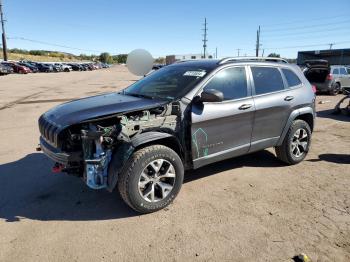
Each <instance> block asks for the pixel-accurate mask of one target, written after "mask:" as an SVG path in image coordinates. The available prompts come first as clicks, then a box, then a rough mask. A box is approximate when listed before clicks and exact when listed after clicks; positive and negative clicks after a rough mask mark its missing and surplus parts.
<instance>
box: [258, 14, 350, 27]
mask: <svg viewBox="0 0 350 262" xmlns="http://www.w3.org/2000/svg"><path fill="white" fill-rule="evenodd" d="M342 17H349V14H341V15H337V16H326V17H325V16H322V17H321V18H320V17H318V18H307V19H299V20H294V21H288V22H282V23H278V24H265V25H262V27H270V28H271V27H278V26H284V25H291V24H295V23H302V22H305V23H309V22H310V21H322V20H328V19H338V18H342Z"/></svg>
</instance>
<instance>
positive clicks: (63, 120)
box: [43, 93, 167, 129]
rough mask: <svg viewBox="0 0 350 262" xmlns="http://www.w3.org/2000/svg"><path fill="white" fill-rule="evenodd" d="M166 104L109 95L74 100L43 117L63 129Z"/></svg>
mask: <svg viewBox="0 0 350 262" xmlns="http://www.w3.org/2000/svg"><path fill="white" fill-rule="evenodd" d="M166 103H167V101H166V100H155V99H147V98H139V97H133V96H128V95H122V94H118V93H109V94H103V95H98V96H92V97H87V98H82V99H78V100H73V101H70V102H67V103H64V104H61V105H58V106H56V107H54V108H52V109H51V110H49V111H47V112H46V113H44V114H43V117H44V118H45V119H46V120H47V121H49V122H51V123H54V124H55V125H56V126H59V127H60V128H61V129H62V128H65V127H67V126H70V125H73V124H78V123H81V122H84V121H87V120H91V119H95V118H101V117H105V116H109V115H116V114H122V113H126V112H133V111H138V110H145V109H150V108H154V107H157V106H161V105H164V104H166Z"/></svg>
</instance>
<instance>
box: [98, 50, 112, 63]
mask: <svg viewBox="0 0 350 262" xmlns="http://www.w3.org/2000/svg"><path fill="white" fill-rule="evenodd" d="M99 60H100V61H101V62H102V63H107V64H111V63H113V58H112V57H111V55H110V54H109V53H107V52H104V53H101V54H100V59H99Z"/></svg>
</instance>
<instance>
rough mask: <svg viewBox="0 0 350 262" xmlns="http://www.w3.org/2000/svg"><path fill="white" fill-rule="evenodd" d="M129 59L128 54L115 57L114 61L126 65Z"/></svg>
mask: <svg viewBox="0 0 350 262" xmlns="http://www.w3.org/2000/svg"><path fill="white" fill-rule="evenodd" d="M127 58H128V55H127V54H119V55H116V56H114V57H113V60H114V61H115V62H117V63H119V64H125V63H126V59H127Z"/></svg>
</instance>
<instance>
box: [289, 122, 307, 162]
mask: <svg viewBox="0 0 350 262" xmlns="http://www.w3.org/2000/svg"><path fill="white" fill-rule="evenodd" d="M308 143H309V137H308V134H307V131H306V130H305V129H303V128H299V129H298V130H297V131H295V133H294V135H293V137H292V142H291V144H290V150H291V153H292V155H293V156H295V157H298V158H299V157H301V156H302V155H303V154H304V153H305V152H306V149H307V146H308Z"/></svg>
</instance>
